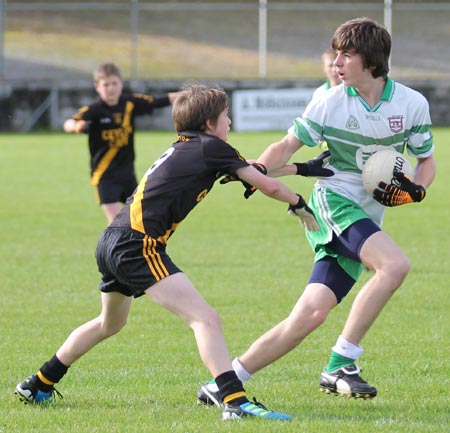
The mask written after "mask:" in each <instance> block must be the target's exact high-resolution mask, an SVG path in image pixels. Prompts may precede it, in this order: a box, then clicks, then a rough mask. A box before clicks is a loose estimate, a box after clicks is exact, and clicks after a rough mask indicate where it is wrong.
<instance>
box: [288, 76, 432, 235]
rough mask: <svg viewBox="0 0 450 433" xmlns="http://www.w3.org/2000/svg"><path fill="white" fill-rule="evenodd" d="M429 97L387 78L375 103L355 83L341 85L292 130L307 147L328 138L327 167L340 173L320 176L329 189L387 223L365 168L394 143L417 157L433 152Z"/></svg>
mask: <svg viewBox="0 0 450 433" xmlns="http://www.w3.org/2000/svg"><path fill="white" fill-rule="evenodd" d="M430 126H431V119H430V113H429V106H428V102H427V100H426V99H425V97H424V96H423V95H421V94H420V93H419V92H417V91H415V90H413V89H411V88H408V87H406V86H404V85H402V84H400V83H397V82H395V81H393V80H391V79H390V78H388V79H387V81H386V86H385V88H384V91H383V94H382V96H381V99H380V100H379V101H378V103H377V104H376V105H375V106H373V107H370V106H369V105H368V104H367V103H366V102H365V100H364V99H363V98H362V97H361V96H360V95H359V93H358V92H357V90H356V89H355V88H353V87H348V86H345V85H344V84H340V85H338V86H335V87H332V88H330V89H329V90H327V91H326V92H324V94H323V96H322V97H321V98H317V99H313V100H312V101H311V102H310V104H309V105H308V106H307V108H306V110H305V111H304V113H303V115H302V116H301V117H298V118H297V119H295V120H294V124H293V126H292V127H291V128H289V130H288V133H289V134H291V135H294V136H295V137H297V138H298V139H299V140H300V141H301V142H302V143H303V144H305V145H306V146H310V147H313V146H316V145H317V144H319V143H320V142H322V141H326V142H327V144H328V148H329V150H330V153H331V156H330V160H329V163H328V165H327V168H331V169H332V170H333V171H334V172H335V175H334V176H332V177H329V178H321V179H319V180H318V182H317V184H316V187H324V188H328V189H330V190H331V191H333V192H335V193H337V194H339V195H341V196H343V197H346V198H348V199H350V200H352V201H353V202H355V203H357V204H359V205H360V206H361V207H362V208H363V209H364V211H365V212H366V213H367V215H368V216H369V217H370V218H372V219H373V221H374V222H375V223H377V224H378V225H380V226H381V224H382V219H383V214H384V210H385V208H384V206H382V205H381V204H379V203H378V202H377V201H375V200H374V199H373V198H372V196H371V194H369V193H367V192H366V190H365V189H364V187H363V184H362V178H361V170H362V168H363V166H364V164H365V162H366V161H367V159H368V158H369V156H370V155H372V154H373V153H374V152H376V151H378V150H380V149H385V148H393V149H395V150H397V151H398V152H401V153H403V152H404V150H405V148H406V150H407V152H408V154H409V155H410V156H412V157H415V158H425V157H428V156H430V155H431V154H432V153H433V150H434V147H433V138H432V134H431V131H430Z"/></svg>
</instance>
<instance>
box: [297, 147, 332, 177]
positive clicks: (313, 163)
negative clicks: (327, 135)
mask: <svg viewBox="0 0 450 433" xmlns="http://www.w3.org/2000/svg"><path fill="white" fill-rule="evenodd" d="M329 157H330V151H329V150H326V151H325V152H322V153H321V154H320V155H319V156H318V157H316V158H314V159H311V160H309V161H306V162H294V165H295V166H296V167H297V173H296V174H298V175H300V176H305V177H310V176H318V177H330V176H333V175H334V172H333V170H330V169H329V168H323V164H324V163H325V162H326V161H327V160H328V158H329Z"/></svg>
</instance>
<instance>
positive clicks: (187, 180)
mask: <svg viewBox="0 0 450 433" xmlns="http://www.w3.org/2000/svg"><path fill="white" fill-rule="evenodd" d="M247 165H248V163H247V162H246V161H245V159H244V158H242V156H241V155H240V154H239V152H238V151H237V150H236V149H234V148H233V147H232V146H230V145H229V144H228V143H226V142H224V141H223V140H221V139H219V138H218V137H215V136H213V135H209V134H206V133H203V132H198V131H194V132H192V131H188V132H182V133H179V134H178V139H177V141H176V142H175V143H174V144H173V145H172V146H171V147H170V148H169V149H167V151H166V152H164V153H163V155H161V157H160V158H159V159H158V160H156V161H155V162H154V164H153V165H152V166H151V167H150V168H149V169H148V170H147V172H146V173H145V175H144V177H143V178H142V179H141V181H140V183H139V185H138V187H137V188H136V191H135V193H134V194H133V195H132V196H131V197H129V198H128V200H127V202H126V205H125V206H124V208H123V209H122V210H121V212H120V213H119V215H117V217H116V218H115V220H114V221H113V222H112V223H111V227H130V228H131V229H133V230H136V231H138V232H140V233H145V234H147V235H149V236H151V237H152V238H154V239H157V240H159V241H160V242H162V243H166V242H167V239H168V238H169V237H170V236H171V234H172V233H173V232H174V231H175V229H176V228H177V226H178V224H179V223H180V222H181V221H182V220H183V219H184V218H185V217H186V216H187V214H188V213H189V212H190V211H191V210H192V209H193V208H194V207H195V206H196V205H197V204H198V203H200V201H201V200H202V199H203V198H204V197H205V196H206V194H208V192H209V191H210V190H211V188H212V187H213V185H214V182H215V181H216V180H217V179H218V178H219V177H220V176H221V175H223V174H225V173H227V174H235V172H236V170H237V169H239V168H241V167H245V166H247Z"/></svg>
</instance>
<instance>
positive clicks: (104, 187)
mask: <svg viewBox="0 0 450 433" xmlns="http://www.w3.org/2000/svg"><path fill="white" fill-rule="evenodd" d="M136 187H137V181H136V177H135V176H130V178H129V179H127V180H125V181H117V180H101V181H100V182H99V184H98V185H97V186H95V187H94V188H95V189H96V190H97V191H96V192H97V201H98V203H99V204H108V203H116V202H121V203H125V202H126V200H127V198H128V197H129V196H130V195H131V194H133V192H134V190H135V189H136Z"/></svg>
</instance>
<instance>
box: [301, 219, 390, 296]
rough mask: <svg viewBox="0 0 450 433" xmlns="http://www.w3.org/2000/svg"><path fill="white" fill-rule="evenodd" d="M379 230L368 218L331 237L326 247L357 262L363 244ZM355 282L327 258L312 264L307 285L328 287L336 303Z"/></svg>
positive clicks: (330, 258) (334, 258) (332, 260)
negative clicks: (315, 284)
mask: <svg viewBox="0 0 450 433" xmlns="http://www.w3.org/2000/svg"><path fill="white" fill-rule="evenodd" d="M380 230H381V229H380V228H379V227H378V226H377V225H376V224H375V223H374V222H373V221H372V220H370V219H369V218H365V219H362V220H359V221H356V222H355V223H353V224H352V225H351V226H350V227H348V228H347V229H345V230H344V231H343V232H342V233H341V234H340V235H339V236H336V235H333V239H332V240H331V242H330V243H329V244H327V246H329V247H330V248H331V249H333V250H334V251H336V252H337V253H338V254H341V255H343V256H345V257H348V258H350V259H352V260H355V261H357V262H361V259H360V257H359V254H360V251H361V248H362V246H363V244H364V242H365V241H366V240H367V239H368V238H369V237H370V236H372V235H373V234H374V233H376V232H379V231H380ZM355 282H356V281H355V280H354V279H353V278H352V277H350V275H348V274H347V272H345V271H344V269H343V268H341V266H340V265H339V263H338V260H337V258H336V257H331V256H327V257H324V258H323V259H321V260H318V261H317V262H315V263H314V267H313V270H312V272H311V275H310V277H309V283H321V284H325V285H326V286H328V287H329V288H330V289H331V290H332V292H333V293H334V294H335V295H336V299H337V301H338V303H340V302H341V301H342V299H344V297H345V296H346V295H347V294H348V292H350V290H351V288H352V287H353V285H354V284H355Z"/></svg>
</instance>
